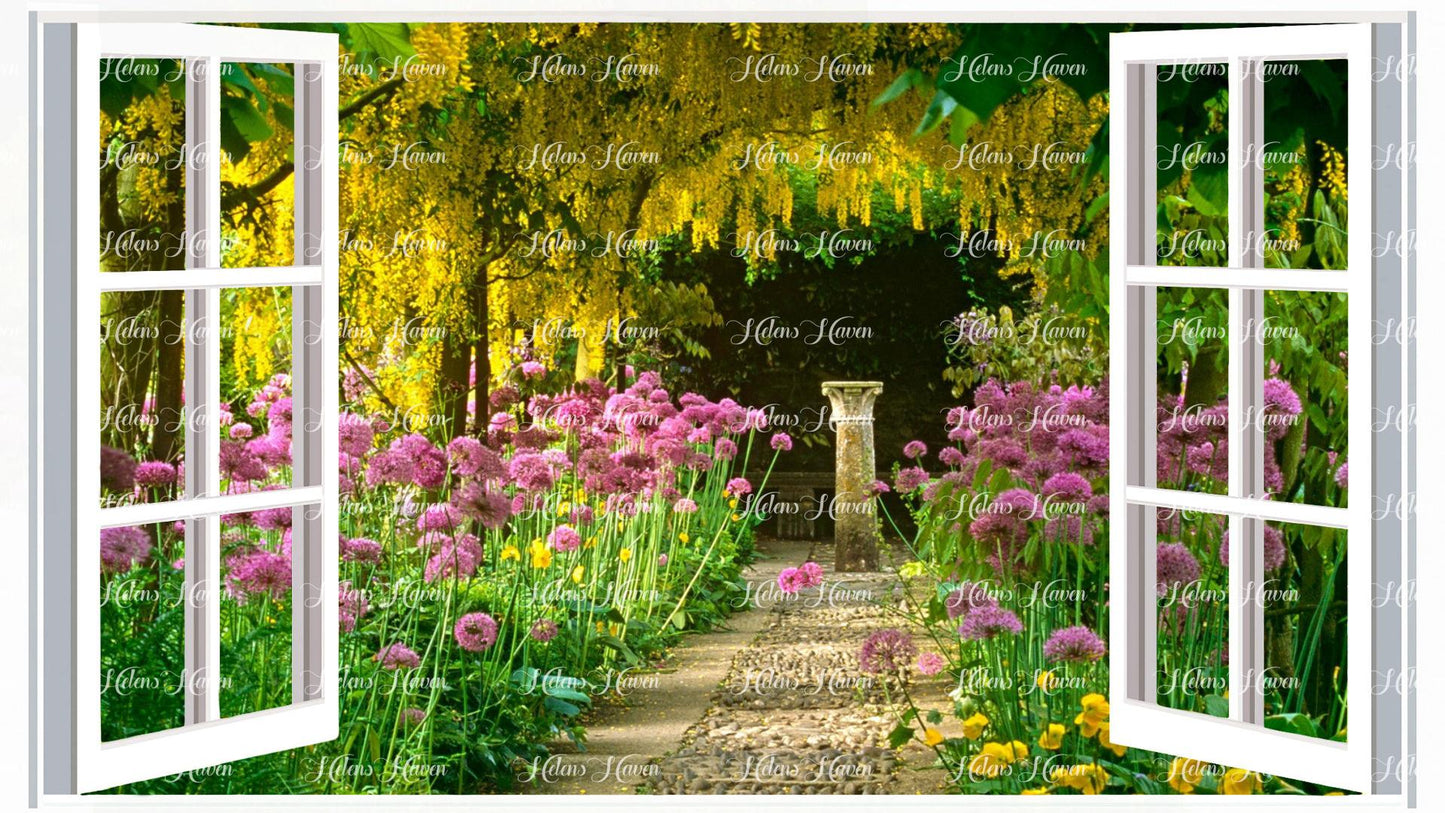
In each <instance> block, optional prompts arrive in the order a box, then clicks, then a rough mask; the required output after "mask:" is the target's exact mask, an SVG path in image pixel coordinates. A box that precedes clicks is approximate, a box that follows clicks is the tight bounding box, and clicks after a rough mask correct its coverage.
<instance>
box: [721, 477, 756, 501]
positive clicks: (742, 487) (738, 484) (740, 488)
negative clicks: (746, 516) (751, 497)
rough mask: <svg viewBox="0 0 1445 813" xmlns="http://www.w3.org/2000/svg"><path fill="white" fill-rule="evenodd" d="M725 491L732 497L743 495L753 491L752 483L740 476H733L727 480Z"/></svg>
mask: <svg viewBox="0 0 1445 813" xmlns="http://www.w3.org/2000/svg"><path fill="white" fill-rule="evenodd" d="M726 491H727V493H728V494H729V495H731V496H733V497H745V496H747V495H748V494H751V493H753V484H752V483H749V482H748V481H747V480H745V479H743V478H741V477H734V478H733V479H731V480H729V481H728V484H727V488H726Z"/></svg>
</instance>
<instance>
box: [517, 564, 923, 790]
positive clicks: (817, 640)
mask: <svg viewBox="0 0 1445 813" xmlns="http://www.w3.org/2000/svg"><path fill="white" fill-rule="evenodd" d="M771 542H772V544H771V545H769V546H768V547H769V548H770V550H768V551H767V552H768V553H769V554H770V558H769V559H768V560H765V561H764V562H761V563H759V564H758V565H756V566H755V567H754V568H753V569H752V570H751V571H750V572H749V573H748V574H747V578H748V581H749V583H750V585H751V590H752V591H753V593H752V598H753V602H752V603H751V605H750V608H749V610H748V612H745V613H742V614H741V615H740V616H735V625H741V626H743V627H746V628H752V629H754V630H756V631H755V632H754V633H753V634H752V635H751V640H747V639H744V638H740V639H738V640H736V641H735V642H733V648H732V656H731V661H730V663H727V664H726V665H725V666H724V665H723V664H724V663H726V661H722V662H720V663H719V664H718V665H717V668H716V669H715V671H714V675H713V677H714V679H717V682H716V683H715V684H713V685H711V686H710V687H709V689H710V691H709V694H708V696H707V698H706V700H705V701H703V702H702V703H700V704H699V705H698V706H695V707H693V708H692V709H691V712H692V715H693V716H692V717H690V718H689V720H691V721H692V722H691V724H690V725H688V724H687V723H686V722H683V723H682V724H681V725H683V726H686V727H685V728H683V729H682V731H681V734H680V736H679V737H676V738H674V739H671V741H670V743H668V744H667V745H664V746H662V747H656V748H655V750H653V751H652V753H651V754H646V753H639V749H638V748H637V747H635V746H636V745H637V744H639V743H637V742H636V740H635V739H634V742H633V743H631V745H633V746H634V747H631V748H629V745H630V744H629V743H628V741H627V740H628V737H629V731H630V730H631V727H630V725H629V723H628V720H627V717H628V713H627V712H624V713H623V716H622V718H621V719H616V720H612V721H610V722H609V725H608V727H607V728H606V729H605V730H602V731H599V732H594V734H593V736H592V740H593V741H592V742H589V747H588V753H587V754H586V755H581V754H578V755H572V756H570V757H567V758H568V759H572V760H575V761H582V762H585V761H591V763H592V764H593V765H596V766H605V765H609V764H611V765H614V766H616V765H622V764H629V763H630V767H629V770H628V775H627V776H620V775H619V776H616V777H612V779H613V780H614V781H612V782H608V783H594V782H591V781H589V779H588V778H587V777H586V776H583V775H581V774H580V773H577V774H573V775H571V776H567V775H566V774H567V771H559V772H558V773H560V774H563V775H561V776H559V777H558V778H557V779H556V780H555V781H553V782H551V783H550V784H549V786H548V787H545V788H541V789H540V790H541V792H546V793H625V792H629V791H641V792H644V793H655V794H883V793H899V792H904V793H914V792H922V793H928V792H933V791H934V790H935V789H936V788H937V786H938V783H939V781H940V780H941V778H942V772H941V771H940V770H937V769H931V770H930V769H928V768H927V765H928V763H929V762H930V761H931V756H932V755H931V752H929V751H926V750H925V749H923V748H922V746H921V745H918V744H914V745H910V746H906V747H905V748H904V749H902V750H901V751H895V750H893V749H890V748H889V747H888V743H887V740H888V734H889V732H890V731H892V729H893V727H894V725H895V724H896V722H897V717H896V714H895V710H894V707H893V706H892V705H891V704H890V703H889V698H890V697H892V698H897V697H898V691H897V687H896V686H892V685H890V686H884V685H883V684H882V682H881V680H880V677H879V676H875V675H869V674H866V673H864V672H863V671H862V670H861V669H860V668H859V663H858V651H859V649H860V647H861V646H862V644H863V640H864V639H865V638H866V637H867V636H868V635H869V633H871V632H873V631H874V630H876V629H879V628H880V627H885V626H898V625H899V619H898V618H897V616H894V615H891V614H890V613H889V612H888V610H887V609H886V607H885V606H881V605H886V604H896V603H897V602H898V601H899V600H900V599H901V594H900V593H899V592H898V591H899V590H900V589H901V588H899V587H898V580H897V577H896V576H895V575H893V574H892V573H890V572H882V573H848V574H840V573H836V572H835V571H834V569H833V562H832V557H831V549H832V546H830V545H826V544H820V545H816V546H813V547H812V549H811V551H810V548H809V546H808V544H807V543H805V542H788V541H781V542H779V541H771ZM810 553H811V558H812V559H813V560H814V561H816V562H818V563H819V564H821V565H822V566H823V568H824V573H825V577H824V579H825V580H824V583H823V584H822V585H821V586H820V587H817V588H812V589H807V590H804V591H801V592H800V593H797V594H794V595H791V596H784V595H783V594H782V593H781V592H780V591H778V590H777V589H776V588H777V582H776V578H777V573H778V571H779V570H780V569H781V568H782V567H785V566H789V565H798V564H801V563H802V562H803V561H805V560H806V559H807V558H809V554H810ZM723 634H727V633H723ZM714 635H717V634H716V633H714ZM711 637H713V636H703V637H701V638H700V639H699V641H707V640H708V639H709V638H711ZM687 657H688V655H687V650H686V649H684V650H682V651H681V655H680V660H682V661H684V663H683V664H681V665H680V667H679V668H680V670H686V668H687V667H686V663H685V661H686V659H687ZM719 676H720V679H718V677H719ZM945 688H946V687H945ZM920 689H923V690H924V691H925V693H926V694H927V695H929V697H928V698H927V699H928V700H930V701H934V702H937V701H942V702H946V698H944V697H943V691H944V689H943V688H938V687H919V686H915V687H913V692H914V696H915V699H923V698H920V697H919V691H920ZM935 707H945V708H946V706H938V705H935ZM698 708H705V709H706V711H704V712H703V713H702V715H701V719H698V718H697V717H696V714H697V711H698ZM629 711H631V710H629ZM677 711H679V712H680V711H682V710H681V709H678V710H677ZM633 716H636V717H638V718H639V722H640V721H641V718H642V717H643V713H641V712H639V713H637V714H635V715H633ZM599 734H600V735H601V741H600V742H599V741H598V735H599ZM632 736H634V737H635V736H636V735H632ZM659 745H660V744H659ZM638 762H645V763H646V764H645V765H642V766H640V767H639V766H637V765H636V763H638ZM910 763H911V764H910ZM904 768H913V769H914V770H907V771H903V769H904ZM601 769H602V770H605V769H606V768H605V767H604V768H601ZM594 772H595V771H594ZM900 772H903V773H906V774H908V776H904V777H900V776H899V774H900ZM900 778H901V779H904V780H905V781H904V782H903V783H902V784H900V783H899V780H900Z"/></svg>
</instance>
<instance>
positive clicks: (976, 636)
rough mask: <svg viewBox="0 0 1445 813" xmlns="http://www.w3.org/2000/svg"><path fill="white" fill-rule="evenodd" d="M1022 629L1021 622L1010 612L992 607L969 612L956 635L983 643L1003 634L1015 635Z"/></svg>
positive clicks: (996, 606) (977, 608) (976, 608)
mask: <svg viewBox="0 0 1445 813" xmlns="http://www.w3.org/2000/svg"><path fill="white" fill-rule="evenodd" d="M1023 629H1024V625H1023V622H1022V621H1020V620H1019V617H1018V616H1017V615H1015V614H1014V613H1013V611H1012V610H1006V609H1004V608H1003V607H999V606H998V605H993V606H982V607H975V608H973V609H972V610H969V611H968V614H967V615H965V616H964V617H963V623H962V624H959V625H958V634H959V635H961V636H963V637H964V638H965V639H967V640H970V641H983V640H987V639H990V638H996V637H998V636H999V635H1003V634H1005V633H1007V634H1009V635H1017V634H1019V633H1020V632H1023Z"/></svg>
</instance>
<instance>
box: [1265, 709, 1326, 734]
mask: <svg viewBox="0 0 1445 813" xmlns="http://www.w3.org/2000/svg"><path fill="white" fill-rule="evenodd" d="M1264 727H1265V728H1268V729H1270V730H1271V731H1284V732H1287V733H1290V734H1299V735H1301V736H1304V737H1318V736H1320V730H1319V726H1317V725H1315V721H1314V720H1312V719H1310V717H1309V716H1308V715H1305V714H1299V713H1297V712H1296V713H1290V714H1271V715H1270V716H1268V717H1266V718H1264Z"/></svg>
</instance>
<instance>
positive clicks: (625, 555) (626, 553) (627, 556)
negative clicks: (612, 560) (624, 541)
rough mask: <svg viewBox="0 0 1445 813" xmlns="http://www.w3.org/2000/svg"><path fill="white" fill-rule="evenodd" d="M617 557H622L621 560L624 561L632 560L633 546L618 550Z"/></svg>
mask: <svg viewBox="0 0 1445 813" xmlns="http://www.w3.org/2000/svg"><path fill="white" fill-rule="evenodd" d="M617 558H618V559H621V560H622V561H624V562H628V561H631V560H632V548H623V549H622V550H620V551H618V552H617Z"/></svg>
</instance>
